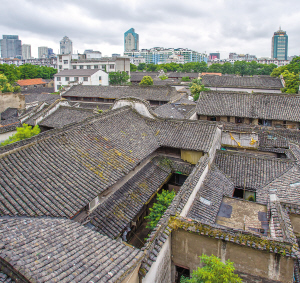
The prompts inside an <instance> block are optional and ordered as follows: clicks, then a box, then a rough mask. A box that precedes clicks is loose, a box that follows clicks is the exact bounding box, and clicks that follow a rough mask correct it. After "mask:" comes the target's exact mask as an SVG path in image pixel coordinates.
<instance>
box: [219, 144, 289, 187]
mask: <svg viewBox="0 0 300 283" xmlns="http://www.w3.org/2000/svg"><path fill="white" fill-rule="evenodd" d="M215 164H216V166H218V168H219V169H220V170H221V171H222V172H224V174H225V175H226V176H228V177H229V178H230V179H231V180H233V182H234V185H235V186H236V187H240V188H244V187H245V188H250V189H254V190H258V189H260V188H262V187H264V186H266V185H267V184H268V183H270V182H271V181H273V180H274V179H276V178H278V177H279V176H280V175H282V174H283V173H285V172H287V171H288V170H289V169H291V168H292V167H293V166H294V165H295V162H294V161H291V160H289V159H279V158H274V157H268V156H262V155H261V154H259V153H258V154H257V155H254V154H251V153H241V152H238V153H237V152H229V151H222V150H220V151H217V154H216V158H215Z"/></svg>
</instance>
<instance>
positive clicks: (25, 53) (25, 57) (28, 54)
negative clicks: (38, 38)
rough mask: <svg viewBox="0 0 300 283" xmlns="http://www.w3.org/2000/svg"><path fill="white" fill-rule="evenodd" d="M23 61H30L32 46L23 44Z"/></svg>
mask: <svg viewBox="0 0 300 283" xmlns="http://www.w3.org/2000/svg"><path fill="white" fill-rule="evenodd" d="M22 59H23V60H28V59H31V45H30V44H22Z"/></svg>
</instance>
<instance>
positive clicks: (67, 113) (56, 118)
mask: <svg viewBox="0 0 300 283" xmlns="http://www.w3.org/2000/svg"><path fill="white" fill-rule="evenodd" d="M93 115H95V114H94V113H93V110H89V109H81V108H74V107H67V106H60V107H59V109H57V110H56V111H55V112H53V113H52V114H50V115H49V116H48V117H46V118H45V119H44V120H42V121H41V122H40V123H39V125H40V126H46V127H50V128H62V127H64V126H65V125H69V124H72V123H78V122H81V121H83V120H84V119H86V118H88V117H91V116H93Z"/></svg>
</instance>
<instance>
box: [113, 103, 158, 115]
mask: <svg viewBox="0 0 300 283" xmlns="http://www.w3.org/2000/svg"><path fill="white" fill-rule="evenodd" d="M127 105H129V106H131V107H132V108H133V109H135V110H136V111H137V112H138V113H140V114H141V115H143V116H146V117H148V118H151V119H154V116H153V115H152V114H151V113H150V112H149V110H148V108H147V107H146V106H145V105H144V104H143V103H142V102H135V101H129V100H119V101H117V102H116V103H115V104H114V106H113V108H112V109H118V108H120V107H124V106H127Z"/></svg>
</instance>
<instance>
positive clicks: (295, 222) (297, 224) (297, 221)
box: [290, 213, 300, 237]
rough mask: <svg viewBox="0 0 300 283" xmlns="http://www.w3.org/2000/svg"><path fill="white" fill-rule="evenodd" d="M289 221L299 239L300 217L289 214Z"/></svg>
mask: <svg viewBox="0 0 300 283" xmlns="http://www.w3.org/2000/svg"><path fill="white" fill-rule="evenodd" d="M290 220H291V223H292V226H293V231H294V233H295V234H296V236H297V237H300V215H298V214H293V213H291V214H290Z"/></svg>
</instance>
